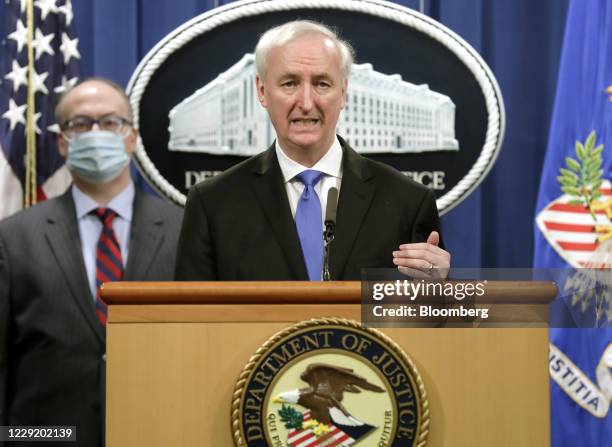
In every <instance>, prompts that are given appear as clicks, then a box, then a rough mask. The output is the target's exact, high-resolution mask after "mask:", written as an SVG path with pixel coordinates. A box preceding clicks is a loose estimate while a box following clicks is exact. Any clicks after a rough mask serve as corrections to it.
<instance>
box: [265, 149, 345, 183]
mask: <svg viewBox="0 0 612 447" xmlns="http://www.w3.org/2000/svg"><path fill="white" fill-rule="evenodd" d="M274 147H275V149H276V158H278V164H279V165H280V168H281V172H282V173H283V178H284V179H285V183H287V182H290V181H291V180H293V178H294V177H295V176H296V175H298V174H299V173H300V172H303V171H305V170H307V169H314V170H316V171H320V172H322V173H324V174H325V175H327V176H330V177H336V178H342V146H340V141H339V140H338V138H334V142H333V143H332V145H331V147H330V148H329V150H328V151H327V152H326V153H325V155H323V157H322V158H321V159H320V160H319V161H318V162H316V163H315V165H314V166H313V167H312V168H307V167H306V166H303V165H301V164H299V163H298V162H296V161H294V160H292V159H291V158H289V157H288V156H287V154H285V152H284V151H283V150H282V149H281V147H280V145H279V144H278V140H276V143H275V145H274Z"/></svg>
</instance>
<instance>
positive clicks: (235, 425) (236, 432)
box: [231, 317, 431, 447]
mask: <svg viewBox="0 0 612 447" xmlns="http://www.w3.org/2000/svg"><path fill="white" fill-rule="evenodd" d="M323 324H325V325H335V326H344V327H348V328H352V329H358V330H361V331H363V332H365V333H366V334H369V335H371V336H372V337H374V338H378V339H379V340H382V341H383V342H384V344H386V345H387V346H388V347H389V349H390V350H391V351H392V352H393V353H394V354H395V355H396V356H397V357H398V358H399V359H400V360H401V361H402V362H404V364H405V365H406V366H407V367H408V371H409V372H410V374H412V376H413V377H414V381H415V382H416V386H417V392H418V397H419V411H420V413H421V416H422V421H421V424H420V425H419V427H418V428H417V434H416V436H415V439H416V447H424V446H425V445H426V444H427V436H428V435H429V425H430V421H431V419H430V416H429V401H428V400H427V391H426V390H425V384H424V383H423V379H422V378H421V374H420V373H419V370H418V369H417V367H416V365H415V364H414V362H413V361H412V359H411V358H410V357H409V356H408V354H406V352H404V350H403V349H402V348H401V347H400V346H399V345H398V344H397V343H396V342H395V341H393V340H392V339H391V338H390V337H389V336H387V335H385V334H383V333H382V332H380V331H378V330H376V329H372V328H367V327H363V326H362V325H361V323H359V322H358V321H355V320H349V319H347V318H339V317H338V318H337V317H323V318H313V319H310V320H305V321H302V322H300V323H296V324H294V325H292V326H289V327H287V328H285V329H283V330H281V331H279V332H277V333H276V334H274V335H272V336H271V337H270V338H268V340H266V342H265V343H264V344H263V345H261V346H260V347H259V348H258V349H257V351H255V353H254V354H253V355H252V356H251V358H250V359H249V361H248V362H247V364H246V365H245V367H244V368H243V369H242V371H241V372H240V375H239V376H238V380H237V381H236V385H235V386H234V392H233V393H232V406H231V418H232V419H231V420H232V436H233V438H234V444H235V445H236V446H237V447H247V446H246V444H245V443H244V440H243V438H242V432H241V429H240V425H241V424H240V421H241V408H242V405H241V403H242V398H243V397H244V387H245V385H246V383H247V381H248V379H249V377H250V375H251V373H252V371H253V369H254V368H255V367H256V366H257V364H258V363H259V360H260V359H261V357H262V356H263V355H264V354H265V353H266V352H267V351H268V350H269V349H270V348H271V347H272V346H274V345H275V344H276V343H278V342H279V341H281V340H282V339H284V338H286V337H288V336H289V335H291V334H293V333H295V332H298V331H301V330H303V329H308V328H310V327H315V326H320V325H323Z"/></svg>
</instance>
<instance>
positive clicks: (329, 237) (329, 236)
mask: <svg viewBox="0 0 612 447" xmlns="http://www.w3.org/2000/svg"><path fill="white" fill-rule="evenodd" d="M335 230H336V224H335V222H332V221H329V220H328V221H326V222H325V231H323V249H324V254H323V281H331V274H330V273H329V245H330V244H331V243H332V241H333V240H334V236H335V234H334V233H335Z"/></svg>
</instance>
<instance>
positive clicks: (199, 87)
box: [128, 0, 505, 215]
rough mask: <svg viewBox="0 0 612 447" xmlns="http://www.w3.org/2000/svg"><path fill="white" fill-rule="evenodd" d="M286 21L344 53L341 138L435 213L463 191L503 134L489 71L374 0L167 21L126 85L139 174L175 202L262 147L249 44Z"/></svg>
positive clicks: (237, 6)
mask: <svg viewBox="0 0 612 447" xmlns="http://www.w3.org/2000/svg"><path fill="white" fill-rule="evenodd" d="M298 19H307V20H314V21H318V22H321V23H324V24H325V25H327V26H330V27H333V28H334V29H336V30H337V32H338V33H339V34H340V36H341V37H342V38H343V39H345V40H347V41H348V42H350V43H351V45H352V46H353V48H354V49H355V51H356V59H355V63H354V64H353V67H352V73H351V76H350V78H349V82H348V90H347V92H346V96H345V101H346V103H345V106H344V108H343V110H342V112H341V114H340V117H339V120H338V122H337V124H336V132H337V134H338V135H340V136H341V137H342V138H343V139H344V141H345V142H346V144H347V145H348V146H349V147H351V148H352V149H354V150H355V151H356V152H358V153H360V154H362V155H363V156H365V157H367V158H369V159H372V160H375V161H379V162H382V163H386V164H389V165H390V166H393V167H394V168H396V169H397V170H399V171H400V172H402V173H404V174H405V175H406V176H409V177H410V178H412V179H413V180H415V181H417V182H420V183H422V184H423V185H425V186H427V187H429V188H431V189H432V190H433V192H434V193H435V196H436V200H437V205H438V210H439V212H440V214H441V215H443V214H444V213H446V212H448V211H449V210H451V209H452V208H454V207H455V206H457V205H458V204H459V203H461V201H463V200H464V199H465V198H466V197H468V196H469V195H470V193H471V192H472V191H473V190H474V189H475V188H476V187H477V186H478V185H479V184H480V183H481V182H482V180H483V179H484V178H485V176H486V175H487V173H488V172H489V171H490V170H491V168H492V167H493V164H494V163H495V160H496V159H497V156H498V154H499V151H500V148H501V144H502V140H503V134H504V127H505V112H504V105H503V99H502V95H501V92H500V89H499V86H498V85H497V81H496V80H495V76H494V75H493V73H492V72H491V70H490V68H489V67H488V66H487V64H486V63H485V61H484V60H483V59H482V58H481V57H480V55H479V54H478V52H477V51H476V50H475V49H474V48H472V47H471V46H470V45H469V44H468V43H467V42H466V41H464V40H463V39H462V38H461V37H460V36H459V35H457V34H456V33H454V32H453V31H452V30H450V29H448V28H446V27H445V26H444V25H442V24H441V23H439V22H436V21H435V20H432V19H431V18H429V17H427V16H424V15H423V14H420V13H418V12H417V11H414V10H411V9H408V8H406V7H404V6H401V5H399V4H397V3H392V2H388V1H383V0H317V1H312V0H243V1H238V2H231V3H228V4H226V5H224V6H222V7H219V8H214V9H212V10H210V11H208V12H206V13H204V14H202V15H200V16H197V17H194V18H193V19H191V20H190V21H188V22H186V23H185V24H183V25H181V26H179V27H178V28H177V29H175V30H173V31H172V32H171V33H170V34H168V35H167V36H166V37H165V38H164V39H163V40H162V41H160V42H159V43H158V44H157V45H155V47H154V48H153V49H151V51H150V52H149V53H148V54H147V55H146V56H145V57H144V58H143V60H142V61H141V63H140V64H139V65H138V67H137V68H136V70H135V71H134V73H133V75H132V78H131V80H130V83H129V85H128V93H129V96H130V102H131V104H132V107H133V109H134V125H135V126H136V127H138V129H139V132H140V137H141V138H140V142H139V148H138V151H137V153H136V162H137V164H138V167H139V169H140V172H141V173H142V174H143V176H144V177H145V178H146V179H147V180H148V182H149V183H150V184H151V185H152V186H153V187H154V188H155V189H156V190H157V191H158V192H159V193H160V194H162V195H164V196H165V197H167V198H168V199H170V200H172V201H173V202H175V203H177V204H180V205H183V204H184V203H185V198H186V194H187V192H188V190H189V189H190V188H191V187H192V186H193V185H194V184H196V183H198V182H200V181H202V180H204V179H206V178H209V177H211V176H214V175H216V174H218V173H219V172H222V171H225V170H226V169H229V168H230V167H232V166H234V165H236V164H237V163H240V162H241V161H244V160H246V159H247V158H248V157H250V156H253V155H257V154H259V153H261V152H263V151H265V150H266V149H268V148H269V147H271V145H272V143H273V142H274V140H275V138H276V133H275V129H274V127H273V125H272V122H271V120H270V119H269V116H268V114H267V112H266V109H265V108H264V107H262V106H261V105H260V103H259V100H258V96H257V91H256V85H255V65H254V64H255V62H254V55H253V52H254V48H255V45H256V44H257V41H258V39H259V36H261V35H262V34H263V33H264V32H265V31H266V30H268V29H270V28H271V27H273V26H277V25H280V24H282V23H286V22H289V21H292V20H298Z"/></svg>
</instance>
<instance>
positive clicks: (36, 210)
mask: <svg viewBox="0 0 612 447" xmlns="http://www.w3.org/2000/svg"><path fill="white" fill-rule="evenodd" d="M180 221H181V210H180V208H178V207H176V206H172V205H169V204H167V203H165V202H163V201H162V200H160V199H157V198H154V197H151V196H148V195H146V194H144V193H142V192H140V191H137V192H136V195H135V198H134V212H133V220H132V226H131V229H130V255H129V258H128V264H127V266H126V269H125V274H124V278H125V280H168V279H171V278H172V273H173V267H174V260H175V250H176V244H177V238H178V234H179V230H180ZM94 307H95V304H94V298H93V297H92V296H91V291H90V289H89V285H88V282H87V278H86V272H85V264H84V263H83V257H82V254H81V243H80V238H79V230H78V224H77V221H76V213H75V207H74V201H73V199H72V194H71V192H70V191H68V192H67V193H65V194H64V195H63V196H61V197H59V198H56V199H51V200H47V201H45V202H43V203H41V204H39V205H36V206H34V207H32V208H30V209H28V210H25V211H22V212H20V213H17V214H16V215H14V216H12V217H9V218H7V219H5V220H3V221H2V222H0V425H76V426H77V442H76V443H70V445H75V446H77V445H78V446H87V447H92V446H93V447H95V446H99V445H101V443H102V439H103V433H102V430H103V420H104V419H103V418H104V413H103V410H104V405H103V404H104V401H103V396H104V394H103V393H104V369H105V365H104V353H105V341H104V333H103V329H102V327H101V325H100V323H99V320H98V319H97V317H96V314H95V309H94ZM39 444H40V443H34V444H33V445H39ZM16 445H19V446H24V445H26V443H23V442H19V443H16Z"/></svg>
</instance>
